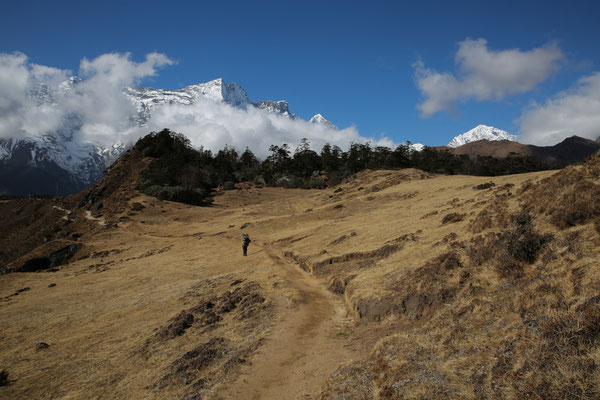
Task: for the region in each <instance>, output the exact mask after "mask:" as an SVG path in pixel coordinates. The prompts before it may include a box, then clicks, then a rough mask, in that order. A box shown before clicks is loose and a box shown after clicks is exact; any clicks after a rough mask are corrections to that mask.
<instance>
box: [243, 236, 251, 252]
mask: <svg viewBox="0 0 600 400" xmlns="http://www.w3.org/2000/svg"><path fill="white" fill-rule="evenodd" d="M250 242H251V240H250V236H249V235H248V234H247V233H246V232H244V234H243V235H242V249H243V250H244V257H246V256H247V255H248V254H247V253H248V245H249V244H250Z"/></svg>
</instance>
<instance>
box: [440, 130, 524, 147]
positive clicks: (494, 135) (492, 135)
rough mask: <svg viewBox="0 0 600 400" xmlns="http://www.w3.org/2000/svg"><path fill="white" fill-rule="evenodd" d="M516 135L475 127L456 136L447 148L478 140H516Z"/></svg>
mask: <svg viewBox="0 0 600 400" xmlns="http://www.w3.org/2000/svg"><path fill="white" fill-rule="evenodd" d="M516 138H517V136H516V135H511V134H510V133H508V132H506V131H503V130H502V129H498V128H494V127H493V126H488V125H483V124H481V125H477V126H476V127H475V128H473V129H471V130H470V131H468V132H465V133H463V134H461V135H458V136H456V137H455V138H454V139H452V140H451V141H450V143H448V147H459V146H462V145H463V144H467V143H471V142H476V141H478V140H489V141H498V140H516Z"/></svg>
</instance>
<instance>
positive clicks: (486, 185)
mask: <svg viewBox="0 0 600 400" xmlns="http://www.w3.org/2000/svg"><path fill="white" fill-rule="evenodd" d="M494 186H496V184H495V183H494V182H486V183H481V184H479V185H475V186H473V189H475V190H484V189H489V188H491V187H494Z"/></svg>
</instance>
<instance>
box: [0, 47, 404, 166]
mask: <svg viewBox="0 0 600 400" xmlns="http://www.w3.org/2000/svg"><path fill="white" fill-rule="evenodd" d="M171 64H173V61H172V60H171V59H169V58H168V57H167V56H165V55H163V54H158V53H152V54H148V55H147V56H146V59H145V61H143V62H139V63H137V62H134V61H132V60H131V59H130V55H129V54H116V53H111V54H104V55H101V56H99V57H97V58H95V59H93V60H87V59H83V60H82V61H81V64H80V68H79V75H80V76H81V77H82V78H83V80H82V81H81V82H79V83H78V84H76V85H74V86H73V88H72V90H60V88H61V87H64V85H65V81H66V79H67V77H68V76H70V75H71V73H70V72H69V71H65V70H60V69H56V68H52V67H47V66H41V65H34V64H31V63H29V62H28V60H27V57H26V56H25V55H24V54H21V53H15V54H0V137H4V138H7V137H15V136H17V135H19V134H20V133H21V132H23V131H26V132H27V133H28V134H29V135H33V136H38V137H39V136H42V135H45V134H47V133H49V132H57V131H61V128H63V127H64V126H65V125H67V124H69V125H70V126H73V124H75V125H77V129H76V130H75V131H74V132H73V130H66V129H63V130H62V131H66V132H68V134H71V133H73V135H74V136H73V137H69V138H67V139H68V140H71V141H73V142H92V143H99V144H103V145H105V146H108V145H111V144H112V143H115V142H117V141H121V142H124V143H131V142H134V141H135V140H137V139H138V138H139V137H141V136H142V135H145V134H147V133H149V132H150V131H157V130H161V129H163V128H169V129H171V130H173V131H176V132H180V133H183V134H184V135H186V136H188V137H189V138H190V140H191V141H192V144H193V145H195V146H204V147H205V148H207V149H211V150H213V151H216V150H218V149H221V148H223V147H224V146H225V145H226V144H228V145H231V146H234V147H235V148H236V149H238V150H239V151H243V150H244V149H245V148H246V147H249V148H250V149H252V151H254V152H255V153H256V154H257V155H259V156H262V157H264V156H266V155H267V152H268V148H269V146H270V145H272V144H275V145H280V144H282V143H288V144H290V145H296V144H298V143H300V140H301V139H302V138H308V139H309V140H310V141H311V143H312V147H313V148H314V149H316V150H319V149H320V148H321V146H322V145H323V144H325V143H326V142H329V143H331V144H335V145H338V146H340V147H342V148H347V147H348V146H349V145H350V143H351V142H356V143H359V142H360V143H364V142H366V141H371V142H372V143H373V144H374V145H386V146H391V147H393V146H394V145H395V144H394V143H393V142H392V141H391V140H389V139H387V138H379V139H369V138H365V137H362V136H360V134H359V133H358V131H357V130H356V129H355V128H354V127H350V128H347V129H343V130H339V131H338V130H336V129H333V128H331V127H329V126H325V125H319V124H309V123H307V122H305V121H303V120H290V119H289V118H287V117H283V116H280V115H276V114H269V113H267V112H265V111H263V110H259V109H254V108H252V107H250V108H249V109H248V110H242V109H238V108H235V107H232V106H229V105H227V104H220V103H216V102H214V101H212V100H209V99H205V98H199V99H197V102H196V103H195V104H193V105H190V106H186V105H178V104H173V105H169V104H165V105H156V106H155V107H154V108H153V111H152V118H151V119H150V121H149V122H148V126H147V127H142V128H140V127H138V126H137V125H135V124H134V123H133V122H132V120H131V118H130V117H132V116H134V115H135V114H136V113H137V110H136V109H135V106H134V105H133V104H132V103H131V101H129V99H128V98H127V97H126V96H125V95H124V94H123V89H124V88H125V87H128V86H135V85H137V84H139V82H140V81H141V80H142V79H143V78H145V77H149V76H154V75H156V73H157V71H158V69H159V68H161V67H164V66H166V65H171ZM40 84H43V85H45V86H46V87H49V88H51V89H53V91H52V93H53V102H52V104H47V103H42V104H39V103H36V102H35V101H33V100H32V98H31V96H30V92H31V90H36V88H37V89H39V88H40V86H39V85H40Z"/></svg>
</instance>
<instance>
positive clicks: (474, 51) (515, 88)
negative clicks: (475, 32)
mask: <svg viewBox="0 0 600 400" xmlns="http://www.w3.org/2000/svg"><path fill="white" fill-rule="evenodd" d="M563 59H564V55H563V53H562V51H561V50H560V49H559V48H558V47H557V46H556V44H550V45H547V46H545V47H540V48H536V49H533V50H528V51H521V50H519V49H510V50H490V49H489V48H488V47H487V41H486V40H485V39H477V40H473V39H466V40H464V41H462V42H460V43H459V44H458V51H457V52H456V55H455V58H454V61H455V64H456V66H457V70H456V72H455V73H451V72H443V73H439V72H437V71H435V70H433V69H429V68H426V67H425V65H424V63H423V62H422V61H418V62H417V63H415V64H414V68H415V80H416V84H417V87H418V89H419V90H420V91H421V95H422V96H423V102H422V103H421V104H418V105H417V108H418V109H419V110H420V111H421V116H423V117H429V116H431V115H433V114H435V113H437V112H439V111H454V110H455V109H456V103H457V102H458V101H466V100H470V99H475V100H477V101H484V100H499V99H502V98H504V97H506V96H510V95H515V94H521V93H526V92H528V91H530V90H532V89H534V88H535V87H536V86H537V85H538V84H539V83H541V82H543V81H545V80H546V79H548V78H549V77H550V76H551V75H552V74H553V73H555V72H556V71H558V69H559V68H560V62H561V61H562V60H563Z"/></svg>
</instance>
